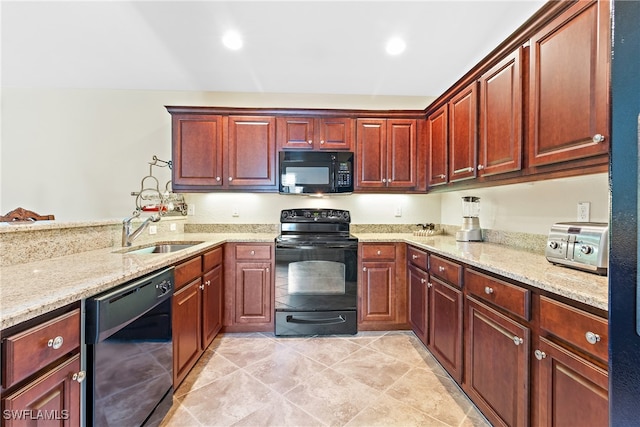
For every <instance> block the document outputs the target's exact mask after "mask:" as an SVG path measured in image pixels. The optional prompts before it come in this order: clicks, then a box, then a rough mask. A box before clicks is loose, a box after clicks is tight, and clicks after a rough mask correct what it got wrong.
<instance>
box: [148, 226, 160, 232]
mask: <svg viewBox="0 0 640 427" xmlns="http://www.w3.org/2000/svg"><path fill="white" fill-rule="evenodd" d="M149 234H158V226H157V225H150V226H149Z"/></svg>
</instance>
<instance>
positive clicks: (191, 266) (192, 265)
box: [174, 257, 202, 291]
mask: <svg viewBox="0 0 640 427" xmlns="http://www.w3.org/2000/svg"><path fill="white" fill-rule="evenodd" d="M200 273H202V257H196V258H193V259H191V260H189V261H186V262H183V263H182V264H179V265H176V269H175V272H174V275H175V281H176V284H175V290H176V291H177V290H178V289H180V288H182V287H183V286H185V285H186V284H187V283H189V282H190V281H192V280H193V279H195V278H196V277H198V276H199V275H200Z"/></svg>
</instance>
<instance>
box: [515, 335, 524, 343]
mask: <svg viewBox="0 0 640 427" xmlns="http://www.w3.org/2000/svg"><path fill="white" fill-rule="evenodd" d="M513 343H514V344H515V345H520V344H522V343H524V340H523V339H522V338H520V337H519V336H514V337H513Z"/></svg>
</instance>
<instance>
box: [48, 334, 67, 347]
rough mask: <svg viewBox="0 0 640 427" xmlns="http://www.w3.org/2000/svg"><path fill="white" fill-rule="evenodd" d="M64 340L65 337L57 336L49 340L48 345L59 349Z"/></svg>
mask: <svg viewBox="0 0 640 427" xmlns="http://www.w3.org/2000/svg"><path fill="white" fill-rule="evenodd" d="M63 342H64V339H62V337H61V336H57V337H55V338H51V339H50V340H49V342H47V346H49V347H52V348H53V349H54V350H57V349H59V348H60V347H62V343H63Z"/></svg>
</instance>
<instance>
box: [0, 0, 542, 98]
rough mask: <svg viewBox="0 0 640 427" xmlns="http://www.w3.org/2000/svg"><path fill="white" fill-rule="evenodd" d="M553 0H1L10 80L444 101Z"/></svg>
mask: <svg viewBox="0 0 640 427" xmlns="http://www.w3.org/2000/svg"><path fill="white" fill-rule="evenodd" d="M544 3H545V1H543V0H515V1H514V0H511V1H480V0H477V1H433V0H432V1H426V0H423V1H415V0H414V1H362V0H361V1H330V0H315V1H313V0H299V1H238V0H236V1H212V0H210V1H66V2H56V1H41V2H35V1H6V0H2V3H1V9H0V13H1V17H2V33H1V37H2V51H1V52H2V63H1V64H2V68H1V72H2V74H1V78H2V86H3V87H20V88H27V87H35V88H106V89H145V90H146V89H148V90H181V91H223V92H265V93H301V94H304V93H321V94H348V95H401V96H437V95H440V94H441V93H442V92H444V91H445V90H446V89H447V88H448V87H449V86H451V85H452V84H453V83H454V82H455V81H457V80H458V79H459V78H460V77H462V75H463V74H464V73H465V72H466V71H468V70H469V69H470V68H471V67H472V66H473V65H475V64H476V63H478V62H479V61H480V60H481V59H482V58H483V57H484V56H486V55H487V54H488V53H489V52H490V51H491V50H493V49H494V48H495V47H496V46H497V45H498V44H499V43H500V42H502V41H503V40H504V39H505V38H506V37H507V36H509V35H510V34H511V33H512V32H513V31H514V30H515V29H517V28H518V27H519V26H520V25H522V24H523V23H524V22H525V21H526V20H527V19H528V18H529V17H530V16H531V15H533V13H534V12H535V11H536V10H538V9H539V8H540V7H541V6H542V5H543V4H544ZM231 28H234V29H237V30H238V31H239V32H241V33H242V34H243V38H244V48H243V49H242V50H240V51H229V50H227V49H225V48H224V47H223V46H222V44H221V42H220V40H221V38H222V34H223V32H224V31H226V30H227V29H231ZM395 35H399V36H402V37H404V38H405V39H406V41H407V49H406V51H405V52H404V54H402V55H400V56H397V57H391V56H388V55H387V54H386V53H385V52H384V44H385V42H386V40H387V39H388V38H389V37H391V36H395Z"/></svg>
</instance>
